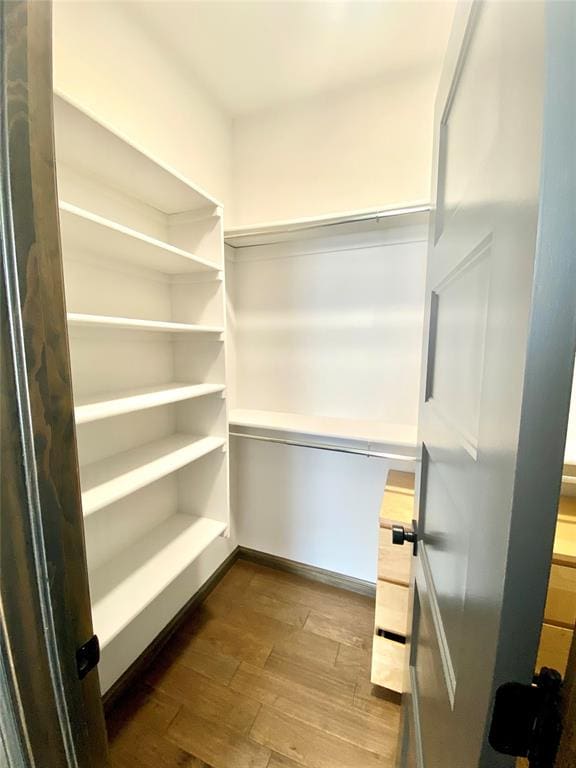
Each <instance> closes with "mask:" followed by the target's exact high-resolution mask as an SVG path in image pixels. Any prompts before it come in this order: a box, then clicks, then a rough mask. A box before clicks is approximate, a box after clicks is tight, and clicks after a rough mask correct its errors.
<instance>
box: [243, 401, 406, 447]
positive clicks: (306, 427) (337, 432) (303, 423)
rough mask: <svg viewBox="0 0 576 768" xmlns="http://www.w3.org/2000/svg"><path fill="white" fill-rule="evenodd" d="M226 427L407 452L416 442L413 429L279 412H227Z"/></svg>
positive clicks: (373, 422)
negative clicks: (342, 441) (343, 441)
mask: <svg viewBox="0 0 576 768" xmlns="http://www.w3.org/2000/svg"><path fill="white" fill-rule="evenodd" d="M230 425H231V426H233V427H243V428H247V429H250V430H264V431H268V432H282V433H291V434H296V435H309V436H312V437H320V438H332V439H336V440H352V441H359V442H370V443H378V444H381V445H382V444H385V445H390V446H394V447H396V448H399V449H410V450H411V451H413V450H414V449H415V448H416V439H417V434H416V432H417V430H416V427H415V426H411V425H409V424H389V423H387V422H383V421H372V420H370V419H342V418H336V417H324V416H305V415H304V414H300V413H283V412H280V411H256V410H246V409H234V410H232V411H230Z"/></svg>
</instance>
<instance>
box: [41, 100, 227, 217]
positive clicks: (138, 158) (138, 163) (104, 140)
mask: <svg viewBox="0 0 576 768" xmlns="http://www.w3.org/2000/svg"><path fill="white" fill-rule="evenodd" d="M54 122H55V125H56V131H55V135H56V158H57V162H58V163H63V164H64V165H67V166H69V167H71V168H74V169H75V170H76V171H77V172H79V173H82V174H83V175H85V176H88V177H91V178H94V179H98V180H99V181H100V182H101V183H103V184H106V185H107V186H108V187H112V188H113V189H117V190H119V191H120V192H122V193H124V194H125V195H129V196H130V197H133V198H135V199H136V200H141V201H142V202H144V203H147V204H148V205H150V206H152V207H153V208H156V209H157V210H159V211H162V212H163V213H166V214H173V213H182V212H184V211H192V210H200V209H203V208H207V207H211V208H214V207H219V206H220V205H221V204H220V203H219V202H218V201H217V200H215V199H214V198H213V197H211V196H210V195H208V194H207V193H206V192H205V191H204V190H202V189H201V188H200V187H198V186H197V185H196V184H193V183H192V182H191V181H190V180H189V179H187V178H186V177H184V176H183V175H182V174H180V173H179V172H178V171H176V170H175V169H174V168H171V167H170V166H168V165H166V164H165V163H164V162H162V161H161V160H160V159H158V158H155V157H153V156H152V155H151V154H150V153H149V152H147V151H146V150H145V149H143V148H141V147H139V146H138V145H137V144H136V143H135V142H134V141H133V140H132V139H130V138H129V137H128V136H125V135H123V134H122V133H120V132H119V131H117V130H116V129H115V128H114V127H113V126H111V125H108V124H107V123H106V122H105V121H104V120H103V119H102V118H100V117H98V116H97V115H95V114H94V113H92V112H91V111H90V110H88V109H85V108H84V107H83V106H81V105H80V104H78V103H77V102H75V101H74V100H73V99H71V98H70V97H69V96H68V95H66V94H64V93H55V94H54ZM87 147H89V151H86V148H87Z"/></svg>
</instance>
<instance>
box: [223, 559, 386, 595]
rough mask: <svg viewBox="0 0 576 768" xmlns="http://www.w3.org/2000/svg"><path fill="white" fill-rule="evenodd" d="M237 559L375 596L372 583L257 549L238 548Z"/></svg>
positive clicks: (374, 586) (374, 588)
mask: <svg viewBox="0 0 576 768" xmlns="http://www.w3.org/2000/svg"><path fill="white" fill-rule="evenodd" d="M238 557H239V558H240V559H241V560H249V561H250V562H251V563H258V564H259V565H266V566H268V567H269V568H275V569H276V570H277V571H286V572H287V573H294V574H296V575H297V576H304V577H305V578H307V579H311V580H312V581H320V582H322V583H323V584H329V585H330V586H332V587H338V589H346V590H348V591H349V592H357V593H358V594H360V595H367V596H368V597H375V596H376V585H375V584H372V582H370V581H363V580H362V579H355V578H354V577H352V576H344V575H343V574H341V573H335V572H334V571H326V570H324V569H323V568H317V567H316V566H314V565H306V564H305V563H298V562H296V561H295V560H287V559H286V558H284V557H278V556H277V555H270V554H268V553H267V552H259V551H258V550H257V549H248V547H238Z"/></svg>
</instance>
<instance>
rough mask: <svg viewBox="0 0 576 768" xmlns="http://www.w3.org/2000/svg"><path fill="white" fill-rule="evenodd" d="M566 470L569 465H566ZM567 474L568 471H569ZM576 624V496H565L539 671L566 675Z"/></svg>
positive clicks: (553, 558) (553, 556) (558, 529)
mask: <svg viewBox="0 0 576 768" xmlns="http://www.w3.org/2000/svg"><path fill="white" fill-rule="evenodd" d="M565 470H566V468H565ZM565 474H566V471H565ZM575 624H576V497H573V496H565V495H564V496H561V497H560V503H559V505H558V520H557V523H556V536H555V540H554V552H553V555H552V568H551V569H550V580H549V582H548V596H547V599H546V608H545V609H544V624H543V625H542V634H541V635H540V646H539V649H538V659H537V661H536V671H539V670H540V668H541V667H553V668H554V669H557V670H558V672H560V674H561V675H564V672H565V671H566V664H567V661H568V655H569V653H570V646H571V643H572V637H573V630H574V625H575Z"/></svg>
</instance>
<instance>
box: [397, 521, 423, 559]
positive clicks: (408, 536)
mask: <svg viewBox="0 0 576 768" xmlns="http://www.w3.org/2000/svg"><path fill="white" fill-rule="evenodd" d="M406 541H408V542H410V543H411V544H412V549H413V552H414V555H417V554H418V530H417V528H416V521H415V520H413V521H412V530H411V531H410V530H406V528H404V526H403V525H393V526H392V544H400V546H403V545H404V543H405V542H406Z"/></svg>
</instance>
